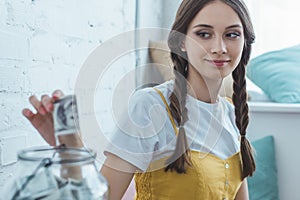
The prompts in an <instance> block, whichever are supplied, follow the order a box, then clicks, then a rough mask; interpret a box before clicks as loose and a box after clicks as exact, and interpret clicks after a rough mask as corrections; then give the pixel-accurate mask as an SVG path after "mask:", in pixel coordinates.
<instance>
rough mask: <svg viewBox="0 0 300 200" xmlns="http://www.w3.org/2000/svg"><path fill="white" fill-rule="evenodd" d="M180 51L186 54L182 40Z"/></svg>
mask: <svg viewBox="0 0 300 200" xmlns="http://www.w3.org/2000/svg"><path fill="white" fill-rule="evenodd" d="M180 50H181V51H182V52H186V49H185V40H183V41H182V42H181V46H180Z"/></svg>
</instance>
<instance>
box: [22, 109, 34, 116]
mask: <svg viewBox="0 0 300 200" xmlns="http://www.w3.org/2000/svg"><path fill="white" fill-rule="evenodd" d="M24 113H25V115H26V116H27V117H31V116H32V115H33V113H32V112H31V111H30V110H25V112H24Z"/></svg>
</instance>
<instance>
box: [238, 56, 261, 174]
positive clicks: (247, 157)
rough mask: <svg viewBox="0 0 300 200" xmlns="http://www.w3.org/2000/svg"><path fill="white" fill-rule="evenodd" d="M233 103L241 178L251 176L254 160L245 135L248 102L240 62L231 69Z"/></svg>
mask: <svg viewBox="0 0 300 200" xmlns="http://www.w3.org/2000/svg"><path fill="white" fill-rule="evenodd" d="M232 77H233V80H234V83H233V91H234V93H233V96H232V100H233V104H234V106H235V116H236V120H235V123H236V125H237V127H238V129H239V131H240V135H241V149H240V151H241V154H242V178H243V179H244V178H245V177H247V176H249V175H250V176H252V174H253V172H254V171H255V168H256V166H255V160H254V157H253V150H252V147H251V144H250V142H249V141H248V139H247V138H246V137H245V136H246V129H247V126H248V124H249V117H248V110H249V109H248V104H247V92H246V79H245V65H243V63H242V62H241V63H240V64H239V65H238V67H237V68H236V69H235V70H234V71H233V73H232Z"/></svg>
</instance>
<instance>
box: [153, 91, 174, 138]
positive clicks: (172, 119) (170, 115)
mask: <svg viewBox="0 0 300 200" xmlns="http://www.w3.org/2000/svg"><path fill="white" fill-rule="evenodd" d="M153 89H154V90H155V91H156V92H157V93H158V94H159V95H160V97H161V99H162V100H163V102H164V104H165V106H166V109H167V111H168V115H169V118H170V120H171V123H172V126H173V129H174V131H175V134H176V135H178V130H177V127H176V124H175V121H174V118H173V117H172V114H171V111H170V108H169V105H168V103H167V101H166V99H165V97H164V95H163V94H162V92H161V91H160V90H159V89H157V88H153Z"/></svg>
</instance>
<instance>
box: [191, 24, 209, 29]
mask: <svg viewBox="0 0 300 200" xmlns="http://www.w3.org/2000/svg"><path fill="white" fill-rule="evenodd" d="M197 27H205V28H214V27H213V26H211V25H208V24H197V25H195V26H193V28H197Z"/></svg>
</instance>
